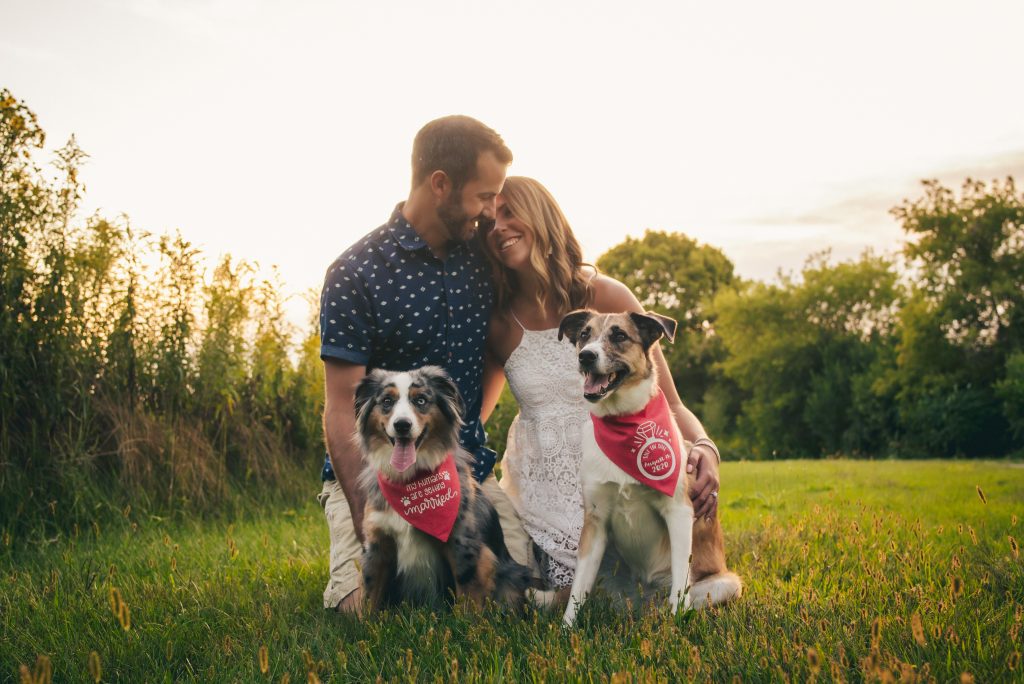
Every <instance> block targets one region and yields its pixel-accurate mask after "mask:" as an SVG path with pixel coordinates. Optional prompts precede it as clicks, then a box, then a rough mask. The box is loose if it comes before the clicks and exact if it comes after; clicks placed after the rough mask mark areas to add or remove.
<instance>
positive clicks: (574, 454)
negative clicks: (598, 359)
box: [501, 315, 590, 587]
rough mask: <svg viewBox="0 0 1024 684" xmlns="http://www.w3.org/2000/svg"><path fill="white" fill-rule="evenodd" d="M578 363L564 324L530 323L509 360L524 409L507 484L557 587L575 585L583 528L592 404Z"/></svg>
mask: <svg viewBox="0 0 1024 684" xmlns="http://www.w3.org/2000/svg"><path fill="white" fill-rule="evenodd" d="M513 318H515V316H514V315H513ZM515 320H516V322H517V323H519V320H518V319H515ZM519 325H520V327H522V323H520V324H519ZM577 368H578V363H577V359H576V349H575V347H574V346H573V345H572V344H570V343H569V342H567V341H564V340H563V341H561V342H560V341H559V340H558V330H557V329H551V330H527V329H525V328H523V340H522V342H520V343H519V346H518V347H516V348H515V350H513V352H512V354H511V355H510V356H509V358H508V361H507V362H506V363H505V377H506V378H508V384H509V387H510V388H511V390H512V394H513V396H515V398H516V401H517V402H518V403H519V415H517V416H516V418H515V420H513V421H512V425H511V427H510V428H509V431H508V443H507V446H506V450H505V456H504V460H503V461H502V466H501V468H502V478H501V486H502V488H503V489H504V490H505V491H506V493H508V495H509V498H511V499H512V503H513V504H514V505H515V507H516V510H517V511H518V512H519V516H520V518H522V521H523V526H524V527H525V528H526V531H527V533H528V534H529V535H530V537H531V538H532V539H533V541H534V543H535V544H536V545H537V546H538V547H539V548H540V549H541V551H543V552H544V554H546V556H547V558H546V559H544V561H543V562H542V564H541V570H542V571H543V572H544V574H545V576H546V577H547V580H548V582H549V583H550V584H551V586H554V587H562V586H567V585H570V584H572V579H573V574H574V573H575V570H576V553H577V550H578V548H579V540H580V531H581V530H582V529H583V493H582V490H581V487H580V430H581V428H582V427H583V426H584V425H588V424H589V423H590V409H589V407H588V404H587V402H586V401H585V400H584V399H583V379H582V377H581V376H580V374H579V371H578V370H577Z"/></svg>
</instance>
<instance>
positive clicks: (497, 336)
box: [480, 311, 507, 424]
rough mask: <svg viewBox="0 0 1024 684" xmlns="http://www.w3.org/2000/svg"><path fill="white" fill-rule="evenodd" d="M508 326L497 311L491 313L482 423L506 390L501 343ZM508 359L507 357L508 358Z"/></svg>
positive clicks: (481, 413) (486, 350) (486, 351)
mask: <svg viewBox="0 0 1024 684" xmlns="http://www.w3.org/2000/svg"><path fill="white" fill-rule="evenodd" d="M506 328H507V325H506V324H505V320H504V316H502V315H501V314H500V313H498V312H497V311H494V312H492V313H491V322H490V323H489V324H488V326H487V344H486V347H485V349H484V377H483V400H482V402H481V404H480V422H481V423H485V424H486V423H487V419H488V418H490V417H491V413H493V412H494V407H495V406H497V405H498V399H499V398H501V390H503V389H504V388H505V360H504V359H503V358H502V357H501V350H500V349H499V346H500V341H501V340H504V339H505V336H506V333H507V330H506ZM506 358H507V357H506Z"/></svg>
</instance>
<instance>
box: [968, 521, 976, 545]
mask: <svg viewBox="0 0 1024 684" xmlns="http://www.w3.org/2000/svg"><path fill="white" fill-rule="evenodd" d="M967 531H968V532H970V533H971V541H972V542H974V545H975V546H977V545H978V535H977V534H976V533H975V532H974V528H973V527H971V526H970V525H968V526H967Z"/></svg>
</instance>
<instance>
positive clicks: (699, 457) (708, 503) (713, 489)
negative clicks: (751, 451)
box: [686, 444, 719, 520]
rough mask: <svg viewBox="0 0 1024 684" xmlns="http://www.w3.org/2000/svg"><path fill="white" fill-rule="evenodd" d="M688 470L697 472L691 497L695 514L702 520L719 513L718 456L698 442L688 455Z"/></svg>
mask: <svg viewBox="0 0 1024 684" xmlns="http://www.w3.org/2000/svg"><path fill="white" fill-rule="evenodd" d="M686 472H688V473H693V472H696V474H697V475H696V478H695V480H694V483H693V489H692V490H691V491H690V498H691V499H693V514H694V516H695V517H696V518H697V519H698V520H700V519H701V518H707V519H708V520H711V519H712V518H714V517H715V516H716V515H718V485H719V479H718V457H717V456H715V452H714V451H713V450H712V449H711V447H709V446H705V445H703V444H698V445H697V446H695V447H693V448H692V449H690V453H689V454H688V455H687V457H686Z"/></svg>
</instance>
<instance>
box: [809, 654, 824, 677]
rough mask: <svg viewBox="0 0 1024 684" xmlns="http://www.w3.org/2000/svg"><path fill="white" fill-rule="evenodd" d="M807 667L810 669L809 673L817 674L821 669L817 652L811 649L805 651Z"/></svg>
mask: <svg viewBox="0 0 1024 684" xmlns="http://www.w3.org/2000/svg"><path fill="white" fill-rule="evenodd" d="M807 665H808V666H809V667H810V668H811V672H813V673H815V674H817V672H818V670H820V669H821V661H820V660H819V659H818V652H817V651H816V650H814V649H813V648H809V649H807Z"/></svg>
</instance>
